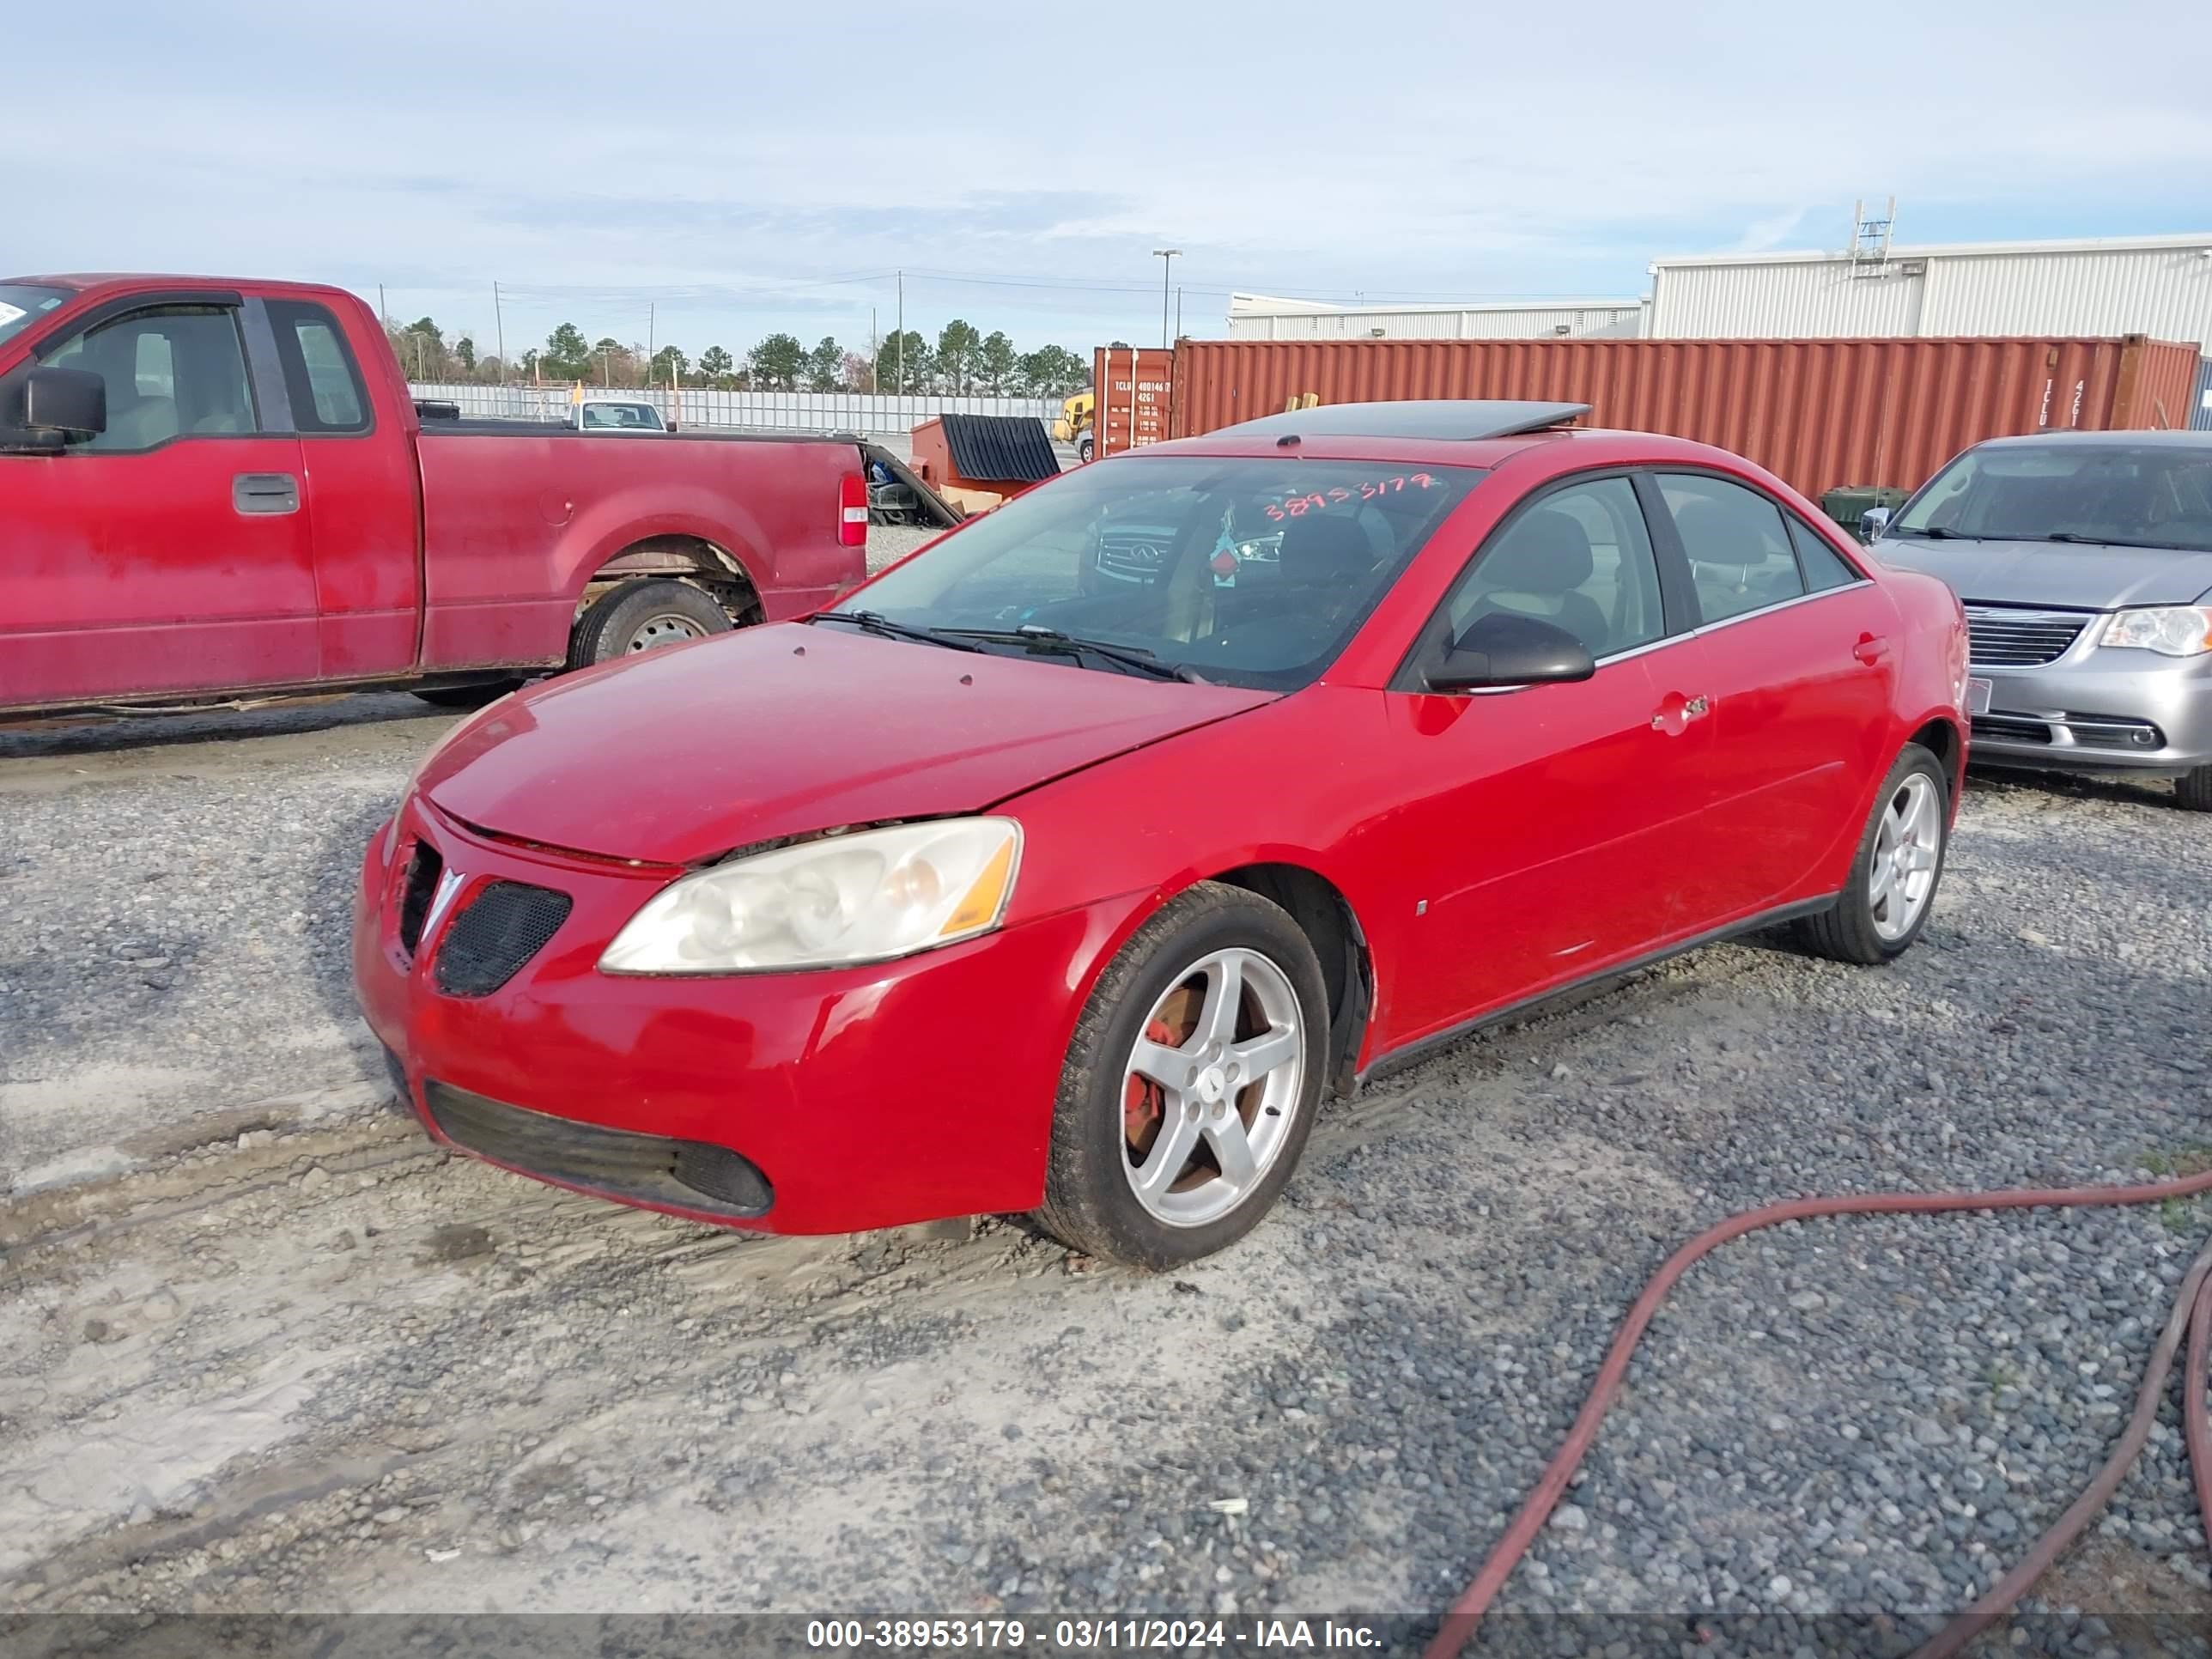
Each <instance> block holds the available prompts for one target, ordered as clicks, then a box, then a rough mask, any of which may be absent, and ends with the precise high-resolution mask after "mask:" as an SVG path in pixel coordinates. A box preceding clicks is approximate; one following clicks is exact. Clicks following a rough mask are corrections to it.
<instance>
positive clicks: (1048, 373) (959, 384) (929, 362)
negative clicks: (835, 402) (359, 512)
mask: <svg viewBox="0 0 2212 1659" xmlns="http://www.w3.org/2000/svg"><path fill="white" fill-rule="evenodd" d="M385 332H386V335H387V336H388V337H389V338H390V339H391V342H392V353H393V355H394V356H397V357H398V359H399V362H400V364H401V366H402V367H403V368H404V369H405V371H406V373H407V377H408V379H410V380H416V381H423V382H433V383H439V384H449V383H451V382H453V381H457V380H463V381H466V380H476V381H483V382H485V383H487V384H496V383H498V382H500V381H502V380H583V381H586V382H588V383H590V384H592V385H597V386H669V385H678V386H697V387H702V388H712V389H714V390H717V391H723V392H745V391H758V392H938V393H951V394H957V395H960V396H983V397H1012V398H1064V397H1066V396H1068V395H1069V394H1070V393H1071V392H1079V391H1081V390H1082V389H1083V388H1084V387H1085V386H1088V385H1090V383H1091V364H1090V362H1088V361H1087V360H1085V358H1082V357H1079V356H1077V355H1076V354H1075V353H1074V352H1073V351H1070V350H1068V349H1066V347H1065V346H1057V345H1048V346H1040V347H1038V348H1037V349H1036V350H1034V351H1017V350H1016V349H1014V343H1013V342H1012V340H1011V339H1009V338H1008V337H1006V335H1005V334H1004V333H1002V332H1000V331H996V330H994V331H992V332H991V333H989V334H985V333H982V332H981V331H979V330H978V329H977V328H976V327H975V325H973V324H972V323H969V322H966V321H964V320H963V319H959V318H957V317H956V318H954V319H952V321H951V322H949V323H947V324H945V326H944V327H943V328H942V329H940V330H939V331H938V335H937V338H936V340H935V341H934V342H933V341H931V340H929V339H928V338H927V337H925V336H924V335H922V334H921V332H920V331H917V330H915V329H908V330H907V331H905V332H904V333H895V334H893V335H891V336H890V337H889V338H887V339H884V340H882V341H880V342H878V344H877V346H876V349H875V355H874V356H872V357H871V356H869V355H868V354H867V353H866V351H865V350H862V351H855V350H853V349H850V348H849V347H847V346H843V345H841V344H839V343H838V342H837V341H836V339H835V338H834V337H830V336H828V335H824V336H823V337H822V339H821V340H820V341H819V342H818V343H817V344H815V345H813V346H812V347H811V348H810V347H809V346H807V345H806V344H805V343H803V342H801V341H800V340H799V337H797V336H796V335H792V334H785V333H775V334H771V335H769V337H767V338H766V339H764V340H763V341H761V342H760V343H758V344H757V345H756V346H754V347H753V348H752V349H750V350H749V351H747V352H746V353H745V355H744V357H743V358H742V359H739V358H738V357H735V356H732V355H731V353H730V352H729V350H728V349H726V348H725V347H722V346H719V345H710V346H708V348H707V349H705V350H703V351H702V352H701V353H700V354H699V355H698V356H696V358H695V357H693V356H690V354H688V353H686V352H685V351H684V350H683V349H680V348H678V347H677V346H672V345H666V346H662V347H660V348H659V349H658V350H654V351H652V352H650V353H648V351H647V349H646V348H645V347H644V346H641V345H624V344H623V343H621V342H620V341H617V340H615V339H613V338H611V337H603V338H601V339H599V340H590V339H587V338H586V337H585V335H584V331H583V330H581V329H580V328H578V327H577V326H576V325H574V323H563V324H562V325H561V326H560V327H558V328H556V329H555V330H554V331H553V332H552V333H551V334H550V335H549V336H547V337H546V340H545V344H544V348H543V349H540V348H538V347H534V346H533V347H532V348H531V349H528V350H526V351H522V352H520V353H518V354H516V355H515V356H514V358H513V361H512V362H508V363H502V362H500V360H499V358H498V357H497V356H484V355H482V354H480V353H479V351H478V349H477V343H476V341H475V340H473V339H471V337H469V336H468V335H466V334H463V335H460V336H459V337H457V338H455V339H453V340H452V341H451V342H448V341H447V338H446V331H445V330H443V329H442V328H441V327H440V326H439V325H438V324H437V323H436V322H435V321H434V320H433V319H430V318H428V317H418V318H417V319H416V320H415V321H413V322H411V323H409V324H406V325H404V326H402V325H398V324H396V323H393V322H392V321H390V320H388V319H387V320H386V323H385Z"/></svg>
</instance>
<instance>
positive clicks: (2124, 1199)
mask: <svg viewBox="0 0 2212 1659" xmlns="http://www.w3.org/2000/svg"><path fill="white" fill-rule="evenodd" d="M2208 1191H2212V1170H2208V1171H2206V1172H2205V1173H2203V1174H2202V1175H2193V1176H2185V1177H2183V1178H2182V1179H2180V1180H2177V1181H2156V1182H2149V1183H2148V1184H2146V1185H2143V1186H2140V1187H2053V1188H2020V1189H2016V1190H2012V1191H2004V1192H1994V1193H1876V1194H1869V1195H1867V1196H1863V1197H1857V1198H1797V1199H1790V1200H1785V1201H1784V1202H1782V1203H1779V1204H1768V1205H1765V1206H1762V1207H1760V1208H1759V1209H1756V1210H1746V1211H1744V1212H1742V1213H1741V1215H1733V1216H1730V1217H1729V1218H1728V1219H1727V1220H1725V1221H1723V1222H1722V1223H1721V1224H1720V1225H1717V1226H1715V1227H1711V1228H1708V1229H1707V1230H1706V1231H1704V1232H1702V1233H1699V1235H1698V1236H1697V1237H1695V1238H1692V1240H1691V1241H1690V1242H1689V1243H1686V1244H1685V1245H1683V1246H1681V1247H1680V1249H1677V1250H1676V1251H1675V1252H1674V1255H1670V1256H1668V1258H1667V1261H1666V1263H1665V1265H1663V1266H1662V1267H1661V1268H1660V1269H1659V1271H1658V1272H1657V1273H1654V1274H1653V1275H1652V1276H1651V1279H1650V1282H1649V1283H1648V1284H1646V1285H1644V1291H1643V1293H1642V1294H1641V1295H1639V1296H1638V1297H1637V1298H1636V1302H1635V1304H1634V1305H1633V1306H1632V1307H1631V1308H1630V1309H1629V1310H1628V1314H1627V1316H1626V1318H1624V1319H1623V1320H1622V1321H1621V1322H1620V1330H1618V1331H1617V1332H1615V1333H1614V1334H1613V1346H1612V1347H1611V1348H1609V1349H1607V1352H1606V1356H1605V1363H1604V1364H1602V1365H1600V1366H1599V1367H1598V1370H1597V1377H1596V1380H1595V1382H1594V1383H1592V1384H1591V1385H1590V1391H1589V1398H1588V1399H1586V1400H1584V1401H1583V1408H1582V1410H1581V1411H1580V1412H1578V1413H1576V1416H1575V1421H1574V1426H1573V1427H1572V1428H1571V1429H1569V1430H1568V1431H1567V1437H1566V1439H1565V1442H1563V1443H1561V1445H1560V1447H1559V1450H1558V1451H1557V1452H1556V1453H1554V1454H1553V1457H1552V1461H1551V1462H1550V1463H1548V1464H1547V1465H1546V1466H1545V1468H1544V1473H1543V1476H1542V1478H1541V1479H1540V1480H1538V1481H1537V1482H1536V1485H1535V1487H1534V1490H1533V1491H1531V1492H1529V1494H1528V1497H1527V1498H1523V1499H1522V1504H1521V1507H1520V1509H1519V1510H1516V1511H1515V1513H1514V1516H1513V1521H1512V1523H1511V1524H1510V1526H1508V1527H1507V1528H1505V1532H1504V1536H1503V1537H1501V1538H1499V1540H1498V1543H1497V1545H1496V1547H1494V1548H1492V1551H1491V1552H1490V1554H1489V1556H1488V1558H1487V1559H1485V1560H1484V1562H1483V1564H1482V1568H1481V1571H1479V1572H1477V1573H1476V1574H1475V1576H1474V1583H1471V1584H1469V1585H1468V1587H1467V1589H1466V1590H1465V1592H1464V1593H1463V1594H1462V1595H1461V1596H1460V1598H1459V1600H1458V1601H1455V1602H1453V1603H1452V1605H1451V1610H1450V1611H1449V1613H1445V1615H1444V1619H1443V1626H1441V1627H1440V1628H1439V1629H1438V1630H1437V1633H1436V1636H1435V1637H1434V1638H1432V1639H1431V1641H1430V1643H1429V1645H1428V1647H1427V1649H1426V1650H1425V1659H1456V1656H1457V1655H1458V1654H1459V1652H1460V1651H1461V1650H1462V1649H1463V1648H1465V1647H1466V1645H1467V1643H1468V1638H1469V1637H1471V1636H1473V1635H1474V1627H1475V1626H1476V1624H1477V1623H1478V1622H1480V1620H1481V1618H1482V1615H1483V1614H1484V1613H1486V1612H1487V1611H1489V1608H1490V1604H1491V1603H1492V1601H1496V1600H1497V1599H1498V1591H1499V1590H1501V1589H1504V1586H1505V1580H1506V1578H1507V1577H1508V1576H1509V1575H1510V1574H1511V1572H1512V1571H1513V1569H1514V1567H1515V1566H1516V1565H1518V1563H1519V1562H1520V1559H1521V1558H1522V1556H1523V1555H1524V1554H1526V1553H1528V1546H1529V1545H1530V1544H1532V1543H1534V1541H1535V1538H1536V1534H1537V1533H1538V1532H1540V1531H1541V1530H1542V1528H1543V1525H1544V1522H1545V1521H1546V1520H1547V1518H1548V1517H1549V1516H1550V1515H1551V1513H1552V1510H1553V1506H1554V1505H1555V1504H1558V1503H1559V1496H1560V1494H1561V1493H1563V1492H1565V1491H1566V1489H1567V1482H1568V1480H1571V1478H1572V1477H1573V1475H1574V1472H1575V1470H1576V1469H1577V1468H1578V1467H1580V1465H1581V1463H1582V1461H1583V1455H1584V1454H1585V1453H1587V1452H1588V1451H1589V1448H1590V1443H1591V1442H1592V1441H1594V1440H1595V1439H1596V1438H1597V1431H1598V1425H1600V1424H1601V1423H1602V1422H1603V1421H1604V1420H1605V1413H1606V1411H1607V1408H1608V1407H1610V1406H1611V1405H1612V1404H1613V1396H1614V1395H1616V1394H1618V1393H1619V1392H1620V1383H1621V1379H1622V1378H1623V1377H1624V1376H1626V1375H1627V1374H1628V1359H1629V1356H1630V1355H1631V1354H1632V1353H1633V1352H1635V1351H1636V1345H1637V1343H1638V1341H1639V1340H1641V1339H1642V1338H1643V1335H1644V1328H1645V1327H1646V1326H1648V1325H1650V1322H1651V1316H1652V1315H1653V1314H1654V1313H1656V1312H1657V1311H1658V1308H1659V1304H1661V1303H1662V1302H1663V1301H1665V1300H1666V1298H1667V1293H1668V1291H1671V1290H1672V1289H1674V1281H1675V1280H1677V1279H1680V1278H1681V1276H1682V1274H1683V1273H1684V1272H1685V1271H1686V1269H1687V1268H1688V1267H1689V1266H1690V1264H1691V1263H1692V1262H1694V1261H1697V1260H1698V1259H1699V1257H1701V1256H1703V1255H1706V1254H1708V1253H1709V1252H1710V1251H1711V1250H1713V1249H1715V1248H1717V1246H1719V1245H1722V1244H1725V1243H1728V1241H1729V1240H1730V1239H1732V1238H1741V1237H1742V1236H1743V1235H1744V1234H1746V1233H1751V1232H1757V1231H1759V1230H1760V1229H1761V1228H1763V1227H1771V1226H1774V1225H1778V1223H1781V1222H1784V1221H1807V1220H1813V1219H1816V1218H1821V1217H1826V1216H1838V1215H1942V1214H1947V1213H1954V1212H1958V1211H1960V1210H2028V1209H2043V1208H2051V1209H2086V1208H2090V1207H2094V1206H2112V1205H2124V1204H2156V1203H2160V1202H2163V1201H2164V1200H2166V1199H2170V1198H2191V1197H2194V1196H2195V1195H2196V1194H2199V1193H2203V1192H2208ZM2200 1310H2201V1312H2200ZM2192 1315H2195V1316H2194V1317H2192ZM2185 1327H2188V1328H2190V1330H2191V1338H2190V1348H2189V1382H2190V1387H2189V1389H2188V1390H2187V1394H2186V1401H2187V1402H2188V1403H2189V1404H2190V1405H2191V1407H2193V1411H2185V1413H2184V1419H2183V1421H2184V1432H2185V1436H2186V1439H2187V1444H2188V1448H2189V1461H2190V1467H2191V1471H2192V1473H2193V1474H2194V1475H2195V1477H2196V1481H2197V1501H2198V1504H2200V1506H2203V1508H2204V1515H2205V1522H2206V1525H2207V1527H2208V1528H2212V1432H2208V1429H2207V1424H2206V1419H2205V1404H2204V1381H2203V1378H2204V1373H2203V1369H2202V1367H2203V1360H2204V1358H2205V1352H2206V1346H2207V1343H2208V1341H2212V1329H2208V1327H2212V1248H2208V1249H2206V1251H2205V1253H2204V1254H2203V1255H2201V1256H2199V1257H2198V1258H2197V1261H2196V1262H2195V1264H2194V1265H2193V1266H2192V1267H2191V1268H2190V1270H2189V1273H2188V1276H2187V1277H2186V1278H2185V1279H2183V1280H2182V1285H2181V1293H2180V1295H2179V1297H2178V1298H2177V1299H2176V1301H2175V1304H2174V1310H2173V1316H2172V1319H2171V1320H2169V1321H2168V1322H2167V1325H2166V1334H2165V1336H2164V1337H2163V1338H2162V1339H2161V1340H2160V1343H2159V1346H2158V1348H2157V1350H2156V1351H2155V1352H2154V1353H2153V1354H2152V1356H2151V1364H2150V1366H2149V1368H2148V1370H2147V1371H2146V1372H2145V1375H2144V1379H2143V1387H2142V1395H2141V1396H2140V1397H2139V1398H2138V1399H2137V1401H2136V1413H2135V1416H2134V1418H2132V1419H2130V1422H2129V1425H2128V1431H2127V1433H2126V1434H2125V1435H2124V1436H2122V1437H2121V1442H2120V1445H2119V1447H2118V1449H2117V1450H2115V1452H2114V1453H2113V1455H2112V1461H2111V1462H2107V1463H2106V1466H2105V1468H2103V1469H2102V1470H2100V1472H2099V1474H2098V1476H2097V1479H2096V1480H2095V1481H2094V1482H2093V1483H2092V1484H2091V1486H2090V1487H2089V1490H2088V1491H2087V1492H2084V1493H2083V1494H2082V1496H2081V1498H2079V1499H2077V1500H2076V1501H2075V1504H2074V1506H2073V1507H2072V1508H2071V1509H2069V1510H2067V1511H2066V1513H2065V1515H2063V1516H2061V1517H2060V1519H2059V1521H2058V1523H2057V1525H2056V1526H2054V1527H2053V1528H2051V1530H2050V1531H2049V1532H2047V1533H2045V1534H2044V1535H2043V1536H2042V1537H2041V1538H2039V1539H2038V1540H2037V1541H2036V1543H2035V1546H2034V1547H2033V1549H2031V1550H2030V1551H2029V1552H2028V1553H2027V1557H2026V1558H2025V1559H2023V1560H2022V1561H2021V1565H2019V1566H2018V1567H2015V1569H2014V1570H2013V1571H2011V1572H2009V1573H2008V1574H2007V1575H2006V1576H2005V1577H2003V1578H2002V1579H2000V1580H1999V1581H1998V1582H1997V1583H1996V1586H1995V1587H1994V1588H1993V1589H1991V1590H1990V1593H1989V1594H1988V1595H1985V1596H1984V1597H1983V1598H1982V1599H1981V1600H1980V1601H1977V1602H1976V1603H1975V1604H1974V1606H1973V1607H1972V1608H1971V1609H1970V1610H1968V1611H1967V1612H1966V1613H1961V1614H1960V1616H1959V1617H1958V1618H1957V1619H1955V1620H1952V1622H1951V1623H1950V1624H1948V1625H1947V1626H1944V1628H1943V1630H1942V1632H1940V1633H1939V1634H1938V1635H1937V1636H1936V1638H1935V1640H1934V1641H1932V1642H1930V1643H1929V1644H1928V1645H1927V1646H1926V1647H1924V1648H1923V1649H1922V1650H1920V1651H1919V1653H1918V1654H1916V1655H1915V1656H1914V1659H1941V1656H1945V1655H1949V1654H1954V1653H1956V1652H1957V1651H1958V1650H1960V1648H1961V1647H1964V1646H1965V1645H1966V1643H1967V1642H1968V1641H1970V1640H1972V1638H1973V1637H1974V1636H1975V1634H1976V1633H1978V1632H1980V1631H1981V1630H1982V1629H1984V1627H1985V1626H1988V1625H1989V1624H1990V1622H1991V1621H1992V1620H1995V1619H1996V1618H1997V1617H1998V1615H2000V1614H2001V1613H2003V1611H2004V1610H2005V1609H2006V1608H2007V1607H2010V1606H2011V1605H2012V1604H2013V1603H2014V1602H2015V1601H2018V1600H2019V1599H2020V1597H2021V1595H2023V1594H2025V1593H2026V1591H2027V1588H2028V1586H2029V1585H2030V1584H2032V1583H2034V1582H2035V1580H2036V1579H2037V1578H2038V1577H2040V1576H2041V1574H2042V1573H2043V1571H2044V1570H2045V1568H2047V1567H2048V1566H2049V1565H2051V1561H2052V1560H2053V1559H2056V1558H2057V1555H2058V1553H2059V1552H2060V1551H2061V1550H2063V1549H2064V1548H2065V1547H2066V1546H2067V1545H2068V1544H2069V1543H2070V1542H2072V1541H2073V1540H2074V1539H2075V1536H2076V1535H2078V1534H2080V1532H2081V1529H2082V1528H2084V1527H2086V1526H2087V1525H2088V1523H2089V1522H2090V1521H2091V1519H2093V1517H2094V1516H2095V1515H2096V1512H2097V1511H2098V1510H2100V1509H2102V1508H2103V1507H2104V1505H2105V1504H2106V1502H2107V1501H2108V1500H2109V1499H2110V1498H2111V1497H2112V1493H2113V1492H2114V1491H2116V1490H2118V1486H2119V1484H2120V1481H2121V1480H2122V1479H2123V1478H2124V1476H2125V1475H2126V1474H2127V1470H2128V1467H2129V1465H2130V1464H2131V1463H2133V1462H2134V1461H2135V1457H2136V1453H2137V1452H2138V1451H2140V1450H2141V1449H2142V1444H2143V1442H2144V1441H2145V1440H2146V1439H2148V1437H2149V1435H2150V1428H2151V1424H2152V1423H2153V1422H2154V1420H2155V1419H2156V1418H2157V1415H2158V1402H2159V1400H2160V1397H2161V1395H2163V1393H2164V1390H2165V1383H2166V1374H2167V1372H2168V1371H2170V1370H2172V1364H2173V1353H2174V1350H2175V1348H2176V1347H2177V1346H2179V1343H2180V1340H2181V1334H2182V1330H2183V1328H2185Z"/></svg>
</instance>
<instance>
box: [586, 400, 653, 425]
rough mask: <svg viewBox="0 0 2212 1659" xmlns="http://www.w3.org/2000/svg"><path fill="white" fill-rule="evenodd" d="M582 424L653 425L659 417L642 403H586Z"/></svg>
mask: <svg viewBox="0 0 2212 1659" xmlns="http://www.w3.org/2000/svg"><path fill="white" fill-rule="evenodd" d="M584 424H585V425H586V426H643V427H655V426H659V424H660V419H659V416H658V415H657V414H655V413H654V411H653V410H650V409H648V408H647V407H646V406H645V405H644V404H585V405H584Z"/></svg>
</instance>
